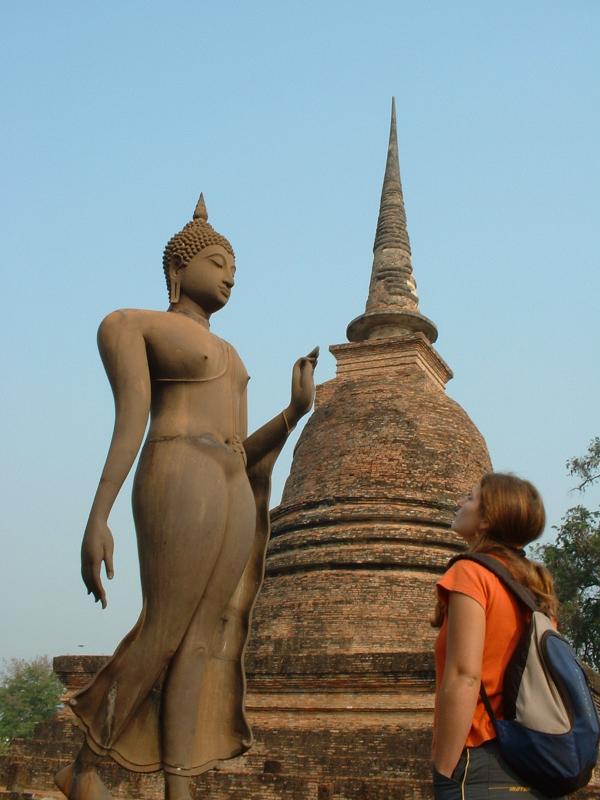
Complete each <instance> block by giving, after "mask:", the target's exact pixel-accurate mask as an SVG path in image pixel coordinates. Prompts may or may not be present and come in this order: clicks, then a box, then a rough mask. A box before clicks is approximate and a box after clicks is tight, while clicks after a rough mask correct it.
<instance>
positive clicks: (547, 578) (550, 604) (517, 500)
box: [432, 472, 558, 628]
mask: <svg viewBox="0 0 600 800" xmlns="http://www.w3.org/2000/svg"><path fill="white" fill-rule="evenodd" d="M480 514H481V517H482V519H483V520H485V521H486V522H487V524H488V525H487V528H486V530H485V532H484V533H482V534H481V535H480V537H479V539H477V541H476V542H475V543H474V544H473V546H472V547H471V548H469V550H468V552H470V553H490V554H491V555H495V556H498V557H499V558H500V559H501V560H502V561H503V562H504V563H505V564H506V566H507V568H508V569H509V570H510V572H511V574H512V575H513V577H514V578H515V579H516V580H518V581H519V582H520V583H522V584H524V585H525V586H527V588H528V589H530V590H531V591H532V592H533V594H534V595H535V598H536V600H537V602H538V606H539V608H540V611H543V612H544V613H546V614H548V616H549V617H551V618H553V619H556V618H557V616H558V598H557V597H556V594H555V592H554V582H553V580H552V576H551V575H550V573H549V572H548V570H547V569H546V568H545V567H543V566H542V565H541V564H538V563H537V562H536V561H531V560H530V559H528V558H526V556H525V555H524V554H523V553H522V548H523V547H524V546H525V545H527V544H530V543H531V542H533V541H535V540H536V539H537V538H538V537H539V536H541V534H542V532H543V530H544V526H545V524H546V512H545V511H544V503H543V501H542V498H541V496H540V493H539V492H538V490H537V489H536V488H535V486H534V485H533V484H532V483H530V482H529V481H526V480H523V479H522V478H517V477H516V475H507V474H504V473H501V472H490V473H488V474H487V475H484V476H483V478H482V479H481V483H480ZM445 613H446V608H445V605H444V604H443V603H442V602H441V601H439V600H438V603H437V606H436V609H435V613H434V616H433V620H432V625H433V626H434V627H436V628H439V627H440V626H441V624H442V622H443V620H444V615H445Z"/></svg>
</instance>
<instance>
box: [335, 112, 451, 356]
mask: <svg viewBox="0 0 600 800" xmlns="http://www.w3.org/2000/svg"><path fill="white" fill-rule="evenodd" d="M373 253H374V256H373V269H372V272H371V284H370V286H369V296H368V298H367V304H366V307H365V313H364V314H361V316H360V317H357V318H356V319H354V320H353V321H352V322H351V323H350V325H348V331H347V336H348V340H349V341H351V342H358V341H362V340H365V339H383V338H388V337H391V336H401V335H403V334H406V333H415V332H417V331H420V332H421V333H424V334H425V336H426V337H427V338H428V339H429V341H430V342H435V340H436V339H437V329H436V327H435V325H434V324H433V322H431V320H429V319H427V317H425V316H423V314H421V313H420V312H419V298H418V297H417V285H416V282H415V279H414V276H413V270H412V262H411V253H410V241H409V239H408V230H407V227H406V212H405V210H404V197H403V195H402V183H401V182H400V164H399V159H398V137H397V133H396V101H395V99H394V98H392V119H391V124H390V138H389V143H388V153H387V162H386V165H385V175H384V178H383V187H382V189H381V201H380V204H379V218H378V220H377V231H376V233H375V243H374V244H373Z"/></svg>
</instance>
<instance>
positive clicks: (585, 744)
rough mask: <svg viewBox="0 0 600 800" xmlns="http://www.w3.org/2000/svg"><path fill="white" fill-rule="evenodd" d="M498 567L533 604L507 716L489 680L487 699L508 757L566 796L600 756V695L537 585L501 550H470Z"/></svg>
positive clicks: (472, 557)
mask: <svg viewBox="0 0 600 800" xmlns="http://www.w3.org/2000/svg"><path fill="white" fill-rule="evenodd" d="M461 559H467V560H469V561H475V562H477V563H478V564H481V566H483V567H485V568H486V569H488V570H489V571H490V572H493V573H494V575H496V576H497V577H498V578H499V579H500V580H501V581H502V583H503V584H504V585H505V586H506V587H507V588H508V589H509V590H510V591H511V592H512V593H513V594H514V595H516V597H517V598H518V599H519V600H520V601H521V603H522V604H523V605H524V606H526V607H527V608H528V609H529V610H530V611H531V622H530V624H529V627H528V628H527V630H526V631H525V633H524V634H523V636H522V637H521V640H520V642H519V643H518V644H517V647H516V648H515V652H514V654H513V656H512V658H511V659H510V661H509V663H508V666H507V668H506V672H505V675H504V683H503V687H502V701H503V709H502V710H503V714H504V719H496V717H495V715H494V712H493V710H492V706H491V704H490V701H489V699H488V696H487V693H486V691H485V688H484V686H483V683H482V684H481V690H480V694H481V699H482V701H483V704H484V706H485V708H486V711H487V713H488V714H489V716H490V719H491V720H492V723H493V725H494V729H495V731H496V736H497V742H498V747H499V749H500V753H501V755H502V758H503V759H504V760H505V761H506V763H507V764H508V765H509V767H511V768H512V769H513V770H514V771H515V772H516V773H517V775H518V776H519V777H520V778H521V779H522V780H524V781H525V782H526V783H528V784H529V785H530V786H531V787H532V788H534V789H537V790H538V791H541V792H543V793H544V794H545V795H547V796H548V797H559V796H560V795H563V794H569V793H570V792H574V791H576V790H577V789H580V788H581V787H582V786H585V785H586V784H587V783H588V782H589V780H590V778H591V776H592V770H593V768H594V767H595V765H596V761H597V758H598V740H599V738H600V725H599V722H598V714H597V712H596V708H595V706H594V703H593V700H592V695H591V692H590V689H589V686H588V683H587V678H586V675H585V672H584V671H583V669H582V667H581V665H580V663H579V661H578V659H577V657H576V656H575V653H574V652H573V650H572V648H571V646H570V645H569V644H568V643H567V642H566V641H565V639H563V637H562V636H561V635H560V634H559V633H558V632H557V631H556V630H555V629H554V628H553V626H552V623H551V621H550V619H549V618H548V617H547V616H546V615H545V614H544V613H542V612H541V611H538V607H537V603H536V600H535V597H534V595H533V593H532V592H531V591H530V590H529V589H528V588H527V587H525V586H523V584H521V583H519V582H518V581H517V580H515V578H513V576H512V575H511V574H510V572H509V571H508V569H507V568H506V567H505V566H504V565H503V564H501V563H500V562H499V561H498V560H497V559H496V558H494V557H493V556H489V555H485V554H484V553H468V554H467V553H465V554H464V555H459V556H456V557H455V558H453V559H451V560H450V562H449V566H450V565H452V564H454V563H455V562H456V561H459V560H461Z"/></svg>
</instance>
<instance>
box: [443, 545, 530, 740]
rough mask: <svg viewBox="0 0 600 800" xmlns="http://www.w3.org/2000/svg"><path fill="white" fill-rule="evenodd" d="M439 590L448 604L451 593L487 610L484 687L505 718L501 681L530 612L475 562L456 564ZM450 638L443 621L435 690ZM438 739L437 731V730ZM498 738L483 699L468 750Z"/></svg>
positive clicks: (478, 709)
mask: <svg viewBox="0 0 600 800" xmlns="http://www.w3.org/2000/svg"><path fill="white" fill-rule="evenodd" d="M436 588H437V591H438V595H439V597H440V599H441V600H443V601H445V602H447V601H448V593H449V592H460V593H461V594H466V595H467V596H468V597H471V598H473V600H475V601H476V602H477V603H479V605H480V606H481V607H482V608H483V610H484V611H485V641H484V646H483V661H482V665H481V680H482V681H483V685H484V686H485V690H486V692H487V694H488V697H489V699H490V702H491V704H492V708H493V710H494V714H495V715H496V717H498V718H499V719H502V718H503V717H502V682H503V680H504V672H505V670H506V666H507V664H508V662H509V661H510V658H511V656H512V654H513V652H514V650H515V647H516V646H517V643H518V641H519V639H520V638H521V635H522V634H523V632H524V631H525V626H526V625H527V623H528V618H529V613H528V612H526V611H524V610H523V609H522V607H521V606H520V605H519V603H518V601H517V600H516V599H515V597H514V596H513V595H512V593H510V592H509V590H508V589H506V588H505V587H504V585H503V584H502V583H501V581H500V579H499V578H497V577H496V576H495V575H494V574H493V573H492V572H490V571H489V570H487V569H486V568H485V567H482V566H481V565H480V564H476V563H475V562H474V561H457V562H456V564H453V565H452V566H451V567H450V569H449V570H448V571H447V572H446V573H445V575H443V577H442V578H440V580H439V581H438V582H437V584H436ZM447 636H448V618H447V616H446V618H445V619H444V622H443V624H442V627H441V628H440V632H439V634H438V637H437V641H436V643H435V674H436V689H439V686H440V684H441V682H442V677H443V674H444V665H445V663H446V649H447ZM434 738H435V730H434ZM495 738H496V732H495V731H494V726H493V725H492V721H491V720H490V718H489V716H488V714H487V712H486V710H485V708H484V705H483V703H482V702H481V698H480V697H478V698H477V706H476V707H475V713H474V715H473V721H472V723H471V729H470V731H469V735H468V736H467V741H466V746H467V747H478V746H479V745H480V744H483V743H484V742H487V741H489V740H490V739H495Z"/></svg>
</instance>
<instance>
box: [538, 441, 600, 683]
mask: <svg viewBox="0 0 600 800" xmlns="http://www.w3.org/2000/svg"><path fill="white" fill-rule="evenodd" d="M567 469H568V470H569V474H571V475H573V476H575V477H577V478H578V479H579V481H580V482H579V484H578V486H577V490H578V491H580V492H583V491H585V490H586V489H587V488H588V487H590V486H592V485H593V484H594V483H595V482H596V481H598V480H600V438H598V437H596V438H594V439H592V441H591V442H590V445H589V447H588V451H587V453H586V454H585V455H584V456H582V457H581V458H572V459H569V461H567ZM556 531H557V535H556V539H555V541H554V542H553V543H551V544H546V545H540V546H539V547H537V548H536V549H535V555H536V557H537V558H539V559H540V560H541V561H542V562H543V563H544V564H545V565H546V566H547V567H548V569H549V570H550V572H551V573H552V575H553V577H554V583H555V586H556V593H557V595H558V598H559V600H560V603H561V608H560V615H559V617H560V619H559V622H560V629H561V631H562V633H563V634H564V635H565V636H566V637H567V639H569V641H570V642H571V644H572V645H573V647H574V648H575V651H576V653H577V654H578V655H579V656H580V657H581V658H582V659H583V660H584V661H587V663H588V664H589V665H590V666H592V667H593V668H594V669H596V670H600V510H596V511H591V510H590V509H589V508H586V507H585V506H583V505H577V506H574V507H573V508H570V509H569V510H568V511H567V513H566V514H565V516H564V517H563V518H562V521H561V524H560V525H559V526H557V527H556Z"/></svg>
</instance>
